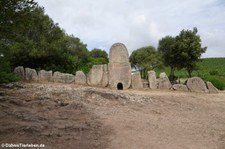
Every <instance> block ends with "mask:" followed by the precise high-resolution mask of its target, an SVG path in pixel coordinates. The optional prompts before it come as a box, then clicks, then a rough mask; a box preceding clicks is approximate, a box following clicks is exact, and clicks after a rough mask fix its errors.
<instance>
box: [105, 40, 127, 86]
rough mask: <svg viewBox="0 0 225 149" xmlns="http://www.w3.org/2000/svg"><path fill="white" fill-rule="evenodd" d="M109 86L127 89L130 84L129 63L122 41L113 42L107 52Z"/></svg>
mask: <svg viewBox="0 0 225 149" xmlns="http://www.w3.org/2000/svg"><path fill="white" fill-rule="evenodd" d="M108 69H109V87H110V88H111V89H128V88H129V87H130V85H131V65H130V63H129V55H128V51H127V48H126V47H125V45H124V44H122V43H115V44H113V45H112V47H111V48H110V52H109V64H108Z"/></svg>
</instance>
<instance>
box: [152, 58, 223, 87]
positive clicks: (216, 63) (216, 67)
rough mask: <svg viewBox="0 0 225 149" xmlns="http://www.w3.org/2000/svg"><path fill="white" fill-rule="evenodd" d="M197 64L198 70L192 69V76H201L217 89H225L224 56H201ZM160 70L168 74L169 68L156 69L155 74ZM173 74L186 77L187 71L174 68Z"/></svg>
mask: <svg viewBox="0 0 225 149" xmlns="http://www.w3.org/2000/svg"><path fill="white" fill-rule="evenodd" d="M197 66H198V70H195V71H193V72H192V76H198V77H201V78H202V79H203V80H205V81H210V82H211V83H212V84H213V85H214V86H215V87H217V88H218V89H220V90H225V58H203V59H201V61H200V62H198V64H197ZM160 72H166V74H167V75H169V74H170V68H169V67H165V68H164V69H161V70H156V73H157V76H159V74H160ZM175 76H176V77H179V78H188V73H187V71H186V70H185V69H181V70H175Z"/></svg>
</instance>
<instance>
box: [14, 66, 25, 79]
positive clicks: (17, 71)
mask: <svg viewBox="0 0 225 149" xmlns="http://www.w3.org/2000/svg"><path fill="white" fill-rule="evenodd" d="M14 73H15V74H17V75H19V76H21V77H22V78H23V79H25V72H24V68H23V66H18V67H16V68H15V69H14Z"/></svg>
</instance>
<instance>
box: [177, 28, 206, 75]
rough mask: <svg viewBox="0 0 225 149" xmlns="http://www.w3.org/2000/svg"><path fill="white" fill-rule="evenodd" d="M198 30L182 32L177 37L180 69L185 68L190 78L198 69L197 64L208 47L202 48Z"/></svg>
mask: <svg viewBox="0 0 225 149" xmlns="http://www.w3.org/2000/svg"><path fill="white" fill-rule="evenodd" d="M197 33H198V29H197V28H193V31H192V30H182V31H181V32H180V34H179V35H178V36H176V49H177V53H178V62H179V68H185V69H186V70H187V72H188V75H189V77H191V73H192V72H193V70H195V69H197V65H196V64H197V62H198V61H199V60H200V57H201V55H202V53H204V52H205V51H206V49H207V47H202V45H201V38H200V36H199V35H198V34H197Z"/></svg>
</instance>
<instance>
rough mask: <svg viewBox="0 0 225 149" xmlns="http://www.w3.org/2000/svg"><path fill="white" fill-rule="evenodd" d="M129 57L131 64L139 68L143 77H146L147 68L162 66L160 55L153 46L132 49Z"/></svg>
mask: <svg viewBox="0 0 225 149" xmlns="http://www.w3.org/2000/svg"><path fill="white" fill-rule="evenodd" d="M129 59H130V62H131V66H132V67H133V68H135V69H136V70H139V71H140V72H141V76H142V77H143V78H146V77H147V71H148V70H153V69H155V68H159V67H162V61H161V56H160V55H159V53H158V52H157V51H156V49H155V48H154V47H153V46H147V47H142V48H139V49H137V50H134V51H133V52H132V54H131V56H130V58H129Z"/></svg>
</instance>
